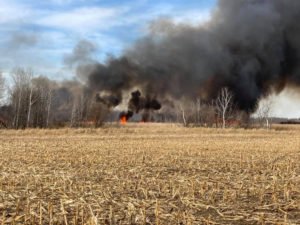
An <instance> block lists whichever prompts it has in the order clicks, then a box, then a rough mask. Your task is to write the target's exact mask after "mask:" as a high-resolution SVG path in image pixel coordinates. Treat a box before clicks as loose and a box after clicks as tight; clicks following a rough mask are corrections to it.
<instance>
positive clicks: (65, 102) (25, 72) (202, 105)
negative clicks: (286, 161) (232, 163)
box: [0, 68, 270, 129]
mask: <svg viewBox="0 0 300 225" xmlns="http://www.w3.org/2000/svg"><path fill="white" fill-rule="evenodd" d="M94 94H95V93H91V92H90V91H89V89H88V88H85V86H84V85H83V84H82V83H80V82H78V81H63V82H57V81H53V80H50V79H49V78H47V77H45V76H38V77H36V76H35V75H34V72H33V70H32V69H24V68H15V69H14V70H13V71H12V72H11V74H10V84H9V85H7V84H6V85H5V80H4V78H3V75H2V74H1V73H0V98H3V97H5V98H6V101H5V102H2V105H1V107H0V126H2V127H7V128H14V129H25V128H53V127H66V126H70V127H86V126H95V127H99V126H102V125H103V124H104V123H105V122H114V121H118V113H119V112H118V111H114V110H111V109H109V108H107V107H106V106H105V105H103V104H102V103H101V102H97V101H96V100H95V96H94ZM171 105H172V106H170V105H169V106H167V107H164V108H163V109H162V110H160V112H159V113H155V114H154V113H153V115H152V116H151V120H152V121H156V122H176V123H182V124H183V125H184V126H205V127H222V128H226V127H229V126H244V127H246V126H249V124H250V115H249V114H248V113H245V112H241V111H238V110H236V107H235V105H234V95H233V94H232V92H230V90H229V89H228V88H226V87H225V88H223V89H221V90H220V92H219V95H218V96H217V97H216V99H214V100H213V101H210V102H206V101H203V100H201V99H200V98H198V99H196V100H195V101H191V100H185V99H181V100H179V101H178V102H176V104H173V103H172V104H171ZM149 113H151V112H149ZM269 114H270V105H269V104H267V105H266V106H265V107H263V108H262V109H260V110H259V111H258V119H259V123H260V124H261V125H263V124H265V123H267V124H268V126H269V125H270V120H269Z"/></svg>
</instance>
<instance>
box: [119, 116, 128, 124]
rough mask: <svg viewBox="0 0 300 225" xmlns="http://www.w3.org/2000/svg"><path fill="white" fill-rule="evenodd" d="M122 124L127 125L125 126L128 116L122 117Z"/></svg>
mask: <svg viewBox="0 0 300 225" xmlns="http://www.w3.org/2000/svg"><path fill="white" fill-rule="evenodd" d="M120 123H121V124H122V125H125V124H126V123H127V118H126V116H122V117H121V119H120Z"/></svg>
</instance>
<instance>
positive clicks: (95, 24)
mask: <svg viewBox="0 0 300 225" xmlns="http://www.w3.org/2000/svg"><path fill="white" fill-rule="evenodd" d="M121 13H122V10H120V9H116V8H101V7H82V8H77V9H74V10H71V11H65V12H57V13H54V14H52V15H47V16H45V17H43V18H41V19H40V20H38V21H37V22H36V23H37V24H38V25H41V26H46V27H52V28H56V29H57V28H60V29H66V30H71V31H74V32H87V31H93V30H95V31H96V30H102V29H107V28H110V27H111V26H113V25H114V23H115V21H117V18H118V17H119V16H120V15H121Z"/></svg>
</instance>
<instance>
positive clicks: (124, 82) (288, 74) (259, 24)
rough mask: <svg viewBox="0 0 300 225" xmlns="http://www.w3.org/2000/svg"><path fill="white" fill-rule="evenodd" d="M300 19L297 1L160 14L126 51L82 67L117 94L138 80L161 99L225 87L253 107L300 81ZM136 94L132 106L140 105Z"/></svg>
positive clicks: (225, 3)
mask: <svg viewBox="0 0 300 225" xmlns="http://www.w3.org/2000/svg"><path fill="white" fill-rule="evenodd" d="M299 21H300V1H298V0H219V2H218V5H217V7H216V9H214V12H213V13H212V15H211V19H210V21H209V22H207V23H205V24H199V25H198V26H190V25H187V24H174V23H173V22H171V21H166V20H164V21H157V22H155V23H153V24H152V26H151V31H152V32H151V33H150V34H149V35H148V36H146V37H144V38H142V39H141V40H139V41H138V42H137V43H136V44H134V45H133V46H132V47H131V48H130V49H128V50H127V51H126V53H125V54H124V55H123V56H122V57H120V58H117V59H111V60H110V61H109V62H108V63H107V64H105V65H103V64H100V63H99V64H91V65H85V66H81V67H79V68H78V73H79V74H81V75H85V76H87V77H88V80H89V87H90V88H91V89H92V90H96V91H109V92H111V93H113V94H114V95H117V96H122V93H123V92H124V91H128V90H131V89H132V88H135V87H139V88H140V90H141V91H142V92H143V93H144V94H145V96H148V95H149V96H151V95H155V96H157V97H158V98H159V99H163V98H165V97H171V98H181V97H182V96H184V97H185V98H191V99H193V98H196V97H199V96H200V97H202V98H203V99H205V100H211V99H213V98H215V97H216V95H217V93H218V92H219V90H220V89H221V88H222V87H225V86H226V87H228V88H229V89H230V90H231V91H232V92H233V94H234V96H235V97H234V99H235V101H236V102H235V104H236V105H237V107H238V108H239V109H241V110H245V111H247V112H253V111H254V110H255V108H256V105H257V102H258V100H259V99H260V98H262V97H264V96H266V95H268V94H270V93H271V92H274V91H275V92H280V91H282V90H283V89H284V88H285V87H286V86H287V85H289V86H298V85H299V84H300V55H299V54H300V25H299ZM162 24H163V26H162ZM137 95H138V94H137ZM136 98H137V99H140V96H133V99H132V101H131V103H130V104H129V108H130V107H132V108H133V109H132V111H136V112H138V111H139V110H140V103H138V104H137V106H136V102H135V101H136ZM120 101H122V99H120ZM142 102H143V101H142ZM153 103H154V102H153ZM143 104H144V103H143ZM143 106H144V107H146V106H145V105H143ZM129 111H131V109H130V110H129Z"/></svg>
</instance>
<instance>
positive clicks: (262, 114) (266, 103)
mask: <svg viewBox="0 0 300 225" xmlns="http://www.w3.org/2000/svg"><path fill="white" fill-rule="evenodd" d="M272 105H273V101H272V100H271V99H264V100H262V101H260V104H259V107H258V109H257V112H256V114H257V117H258V120H259V123H260V126H261V127H263V126H265V127H266V128H267V129H269V128H271V120H270V115H271V110H272Z"/></svg>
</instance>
